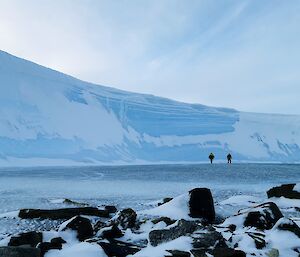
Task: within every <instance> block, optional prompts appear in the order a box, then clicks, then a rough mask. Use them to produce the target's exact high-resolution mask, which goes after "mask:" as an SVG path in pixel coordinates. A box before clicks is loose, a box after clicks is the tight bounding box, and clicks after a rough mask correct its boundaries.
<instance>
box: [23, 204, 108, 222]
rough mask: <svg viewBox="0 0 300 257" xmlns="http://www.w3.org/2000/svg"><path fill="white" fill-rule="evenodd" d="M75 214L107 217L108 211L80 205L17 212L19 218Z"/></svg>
mask: <svg viewBox="0 0 300 257" xmlns="http://www.w3.org/2000/svg"><path fill="white" fill-rule="evenodd" d="M77 215H88V216H97V217H103V218H108V217H109V212H108V211H107V210H99V209H98V208H94V207H80V208H63V209H53V210H41V209H22V210H20V212H19V217H20V218H21V219H36V218H39V219H51V220H58V219H70V218H72V217H74V216H77Z"/></svg>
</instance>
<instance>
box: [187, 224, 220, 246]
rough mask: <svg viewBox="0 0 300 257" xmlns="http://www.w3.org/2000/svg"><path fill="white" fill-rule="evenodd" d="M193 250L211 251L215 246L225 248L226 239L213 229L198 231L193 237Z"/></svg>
mask: <svg viewBox="0 0 300 257" xmlns="http://www.w3.org/2000/svg"><path fill="white" fill-rule="evenodd" d="M192 237H193V248H196V249H210V248H212V247H215V246H222V247H225V246H226V243H225V239H224V238H223V236H222V234H221V233H220V232H218V231H216V230H215V229H214V228H212V227H208V228H207V229H205V230H202V231H197V232H196V233H194V234H193V235H192Z"/></svg>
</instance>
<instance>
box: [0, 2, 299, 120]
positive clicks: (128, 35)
mask: <svg viewBox="0 0 300 257" xmlns="http://www.w3.org/2000/svg"><path fill="white" fill-rule="evenodd" d="M299 13H300V1H299V0H289V1H281V0H249V1H247V0H245V1H243V0H234V1H232V0H218V1H216V0H196V1H194V0H107V1H104V0H26V1H24V0H0V50H3V51H6V52H9V53H11V54H14V55H17V56H19V57H22V58H25V59H28V60H31V61H34V62H37V63H39V64H41V65H44V66H47V67H50V68H53V69H56V70H59V71H62V72H64V73H67V74H70V75H72V76H75V77H77V78H79V79H82V80H85V81H89V82H93V83H97V84H101V85H106V86H111V87H115V88H119V89H123V90H127V91H133V92H140V93H149V94H154V95H158V96H164V97H168V98H172V99H176V100H179V101H183V102H190V103H200V104H205V105H210V106H221V107H231V108H235V109H238V110H241V111H251V112H265V113H287V114H300V100H299V99H300V14H299Z"/></svg>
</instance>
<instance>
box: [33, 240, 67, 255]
mask: <svg viewBox="0 0 300 257" xmlns="http://www.w3.org/2000/svg"><path fill="white" fill-rule="evenodd" d="M37 248H39V249H40V250H41V256H42V257H43V256H44V255H45V253H46V252H48V251H49V250H53V249H56V250H61V249H62V244H59V243H51V242H42V243H40V244H38V246H37Z"/></svg>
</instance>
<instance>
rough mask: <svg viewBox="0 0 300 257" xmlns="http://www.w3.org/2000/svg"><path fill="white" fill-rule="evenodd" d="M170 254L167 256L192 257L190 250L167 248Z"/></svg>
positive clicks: (166, 256)
mask: <svg viewBox="0 0 300 257" xmlns="http://www.w3.org/2000/svg"><path fill="white" fill-rule="evenodd" d="M167 252H169V253H170V255H165V257H169V256H170V257H190V256H191V254H190V253H189V252H184V251H179V250H167Z"/></svg>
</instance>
